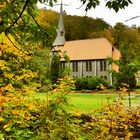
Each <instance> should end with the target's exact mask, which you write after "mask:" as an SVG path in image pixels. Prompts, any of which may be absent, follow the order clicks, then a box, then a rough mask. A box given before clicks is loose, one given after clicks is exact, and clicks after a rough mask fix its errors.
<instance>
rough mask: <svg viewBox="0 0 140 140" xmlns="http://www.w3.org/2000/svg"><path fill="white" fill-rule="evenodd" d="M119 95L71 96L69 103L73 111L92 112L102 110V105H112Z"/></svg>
mask: <svg viewBox="0 0 140 140" xmlns="http://www.w3.org/2000/svg"><path fill="white" fill-rule="evenodd" d="M116 98H117V94H111V95H107V94H83V93H82V94H70V95H69V103H70V104H72V107H70V108H69V109H70V110H71V111H76V110H77V111H81V112H83V113H84V112H90V111H92V110H94V109H98V108H100V107H101V106H102V105H105V104H110V103H112V102H113V101H115V100H116Z"/></svg>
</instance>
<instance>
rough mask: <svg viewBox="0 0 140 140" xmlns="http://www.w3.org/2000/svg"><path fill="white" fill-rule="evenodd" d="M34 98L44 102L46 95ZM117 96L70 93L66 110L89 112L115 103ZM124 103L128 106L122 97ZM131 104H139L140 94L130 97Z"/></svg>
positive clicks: (39, 94)
mask: <svg viewBox="0 0 140 140" xmlns="http://www.w3.org/2000/svg"><path fill="white" fill-rule="evenodd" d="M35 97H36V98H39V99H42V100H45V99H46V98H47V94H45V93H37V94H36V95H35ZM117 99H118V94H95V93H94V94H92V93H90V94H88V93H70V94H68V103H69V104H70V106H69V107H68V110H70V111H71V112H75V111H80V112H81V113H85V112H90V111H93V110H94V109H98V108H100V107H101V106H103V105H106V104H111V103H112V102H114V101H117ZM124 103H125V105H126V106H128V105H129V102H128V96H127V95H126V94H125V95H124ZM131 103H132V106H133V105H137V104H140V94H132V95H131Z"/></svg>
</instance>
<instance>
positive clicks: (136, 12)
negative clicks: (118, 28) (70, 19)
mask: <svg viewBox="0 0 140 140" xmlns="http://www.w3.org/2000/svg"><path fill="white" fill-rule="evenodd" d="M59 1H60V0H59ZM79 1H80V0H63V3H64V4H67V5H69V6H63V9H64V10H65V11H66V13H67V15H79V16H85V14H86V12H85V11H84V7H82V8H80V9H78V8H79V7H80V6H81V3H80V2H79ZM105 1H106V0H101V4H100V5H99V6H97V7H96V8H95V9H92V10H90V11H88V13H87V16H89V17H93V18H94V19H96V18H102V19H103V20H104V21H106V22H107V23H109V24H110V25H112V26H114V25H115V24H116V23H117V22H122V23H124V24H125V25H128V26H132V25H137V26H140V17H139V18H135V19H133V20H130V21H127V22H125V20H127V19H130V18H132V17H135V16H140V0H132V2H133V4H131V5H129V6H128V7H126V8H125V9H123V10H120V11H119V12H117V13H116V12H115V11H114V10H110V9H108V8H105ZM60 2H61V1H60ZM38 7H39V8H44V7H46V9H52V10H55V11H57V12H59V11H60V6H53V7H52V8H50V7H49V6H45V5H41V4H38Z"/></svg>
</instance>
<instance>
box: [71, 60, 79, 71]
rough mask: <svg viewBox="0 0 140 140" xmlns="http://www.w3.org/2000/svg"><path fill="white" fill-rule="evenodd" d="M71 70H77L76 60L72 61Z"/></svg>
mask: <svg viewBox="0 0 140 140" xmlns="http://www.w3.org/2000/svg"><path fill="white" fill-rule="evenodd" d="M72 71H73V72H77V71H78V62H77V61H74V62H72Z"/></svg>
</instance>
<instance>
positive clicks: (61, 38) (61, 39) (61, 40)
mask: <svg viewBox="0 0 140 140" xmlns="http://www.w3.org/2000/svg"><path fill="white" fill-rule="evenodd" d="M64 44H65V29H64V19H63V4H62V0H61V6H60V15H59V21H58V28H57V36H56V39H55V41H54V42H53V45H52V46H54V47H55V46H63V45H64Z"/></svg>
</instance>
